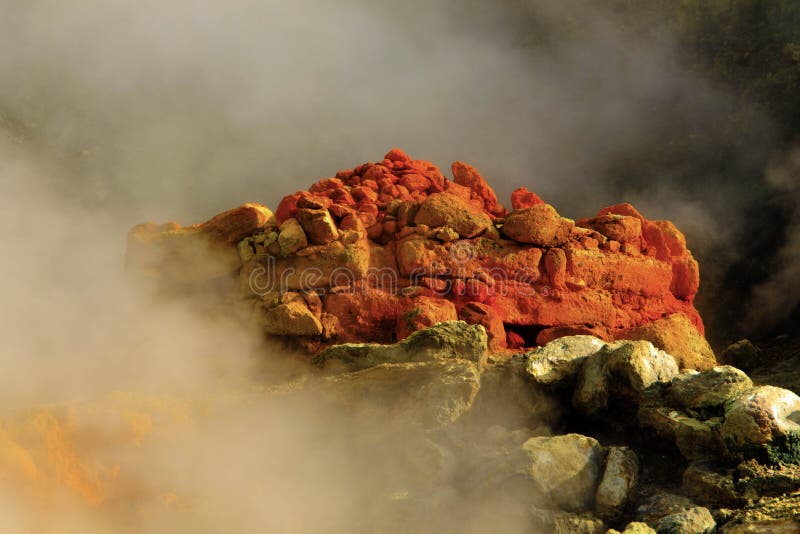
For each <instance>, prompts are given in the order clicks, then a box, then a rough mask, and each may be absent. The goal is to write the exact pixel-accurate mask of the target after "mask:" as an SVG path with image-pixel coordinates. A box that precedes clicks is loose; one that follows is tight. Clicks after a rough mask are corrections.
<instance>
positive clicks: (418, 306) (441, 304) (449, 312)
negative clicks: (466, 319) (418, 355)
mask: <svg viewBox="0 0 800 534" xmlns="http://www.w3.org/2000/svg"><path fill="white" fill-rule="evenodd" d="M456 320H458V313H456V307H455V305H454V304H453V302H452V301H449V300H446V299H442V298H435V297H417V298H415V299H414V300H413V301H411V303H410V305H409V307H408V310H406V311H405V313H403V314H402V315H401V316H400V317H399V318H398V320H397V330H396V331H397V339H405V338H407V337H408V336H409V335H410V334H411V333H412V332H416V331H417V330H421V329H423V328H427V327H429V326H433V325H435V324H436V323H443V322H447V321H456Z"/></svg>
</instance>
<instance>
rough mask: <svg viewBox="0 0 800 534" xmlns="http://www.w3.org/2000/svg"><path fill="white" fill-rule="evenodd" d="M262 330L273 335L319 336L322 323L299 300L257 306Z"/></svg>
mask: <svg viewBox="0 0 800 534" xmlns="http://www.w3.org/2000/svg"><path fill="white" fill-rule="evenodd" d="M258 309H259V310H260V311H261V313H260V321H261V324H262V325H263V327H264V331H265V332H266V333H268V334H272V335H275V336H319V335H322V323H321V322H320V320H319V318H317V316H316V315H315V314H314V313H313V312H312V311H311V310H310V309H309V308H308V306H307V305H306V304H305V303H304V302H301V301H299V300H297V301H292V302H289V303H286V304H278V305H276V306H274V307H265V306H264V305H261V306H259V308H258Z"/></svg>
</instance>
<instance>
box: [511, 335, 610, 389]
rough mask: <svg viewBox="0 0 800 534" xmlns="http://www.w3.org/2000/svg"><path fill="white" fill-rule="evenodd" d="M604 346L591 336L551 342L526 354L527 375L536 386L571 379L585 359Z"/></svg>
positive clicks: (565, 338) (564, 338)
mask: <svg viewBox="0 0 800 534" xmlns="http://www.w3.org/2000/svg"><path fill="white" fill-rule="evenodd" d="M605 345H606V343H605V342H604V341H602V340H600V339H597V338H596V337H592V336H570V337H562V338H559V339H556V340H553V341H551V342H550V343H548V344H546V345H545V346H543V347H540V348H538V349H536V350H534V351H532V352H529V353H528V354H526V359H527V371H528V375H530V377H531V379H532V380H533V381H534V382H536V383H538V384H543V385H549V384H558V383H560V382H563V381H565V380H568V379H570V378H573V377H574V376H575V375H576V374H577V373H578V371H580V369H581V366H582V365H583V364H584V362H585V361H586V359H587V358H588V357H590V356H593V355H594V354H596V353H597V352H599V351H600V349H602V348H603V347H604V346H605Z"/></svg>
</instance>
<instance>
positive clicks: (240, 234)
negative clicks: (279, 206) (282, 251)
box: [199, 202, 278, 244]
mask: <svg viewBox="0 0 800 534" xmlns="http://www.w3.org/2000/svg"><path fill="white" fill-rule="evenodd" d="M277 225H278V223H277V220H276V218H275V216H274V215H273V214H272V212H271V211H270V210H269V208H267V207H266V206H263V205H261V204H256V203H252V202H251V203H247V204H242V205H241V206H239V207H238V208H233V209H231V210H228V211H225V212H222V213H220V214H219V215H215V216H214V217H212V218H211V219H209V220H207V221H206V222H204V223H202V224H201V225H199V230H200V231H201V232H203V233H205V234H208V235H210V236H213V237H214V238H215V239H218V240H220V241H222V242H224V243H228V244H234V243H237V242H238V241H239V240H241V239H242V238H244V237H246V236H248V235H250V234H253V233H255V232H257V231H258V230H263V229H265V228H275V227H276V226H277Z"/></svg>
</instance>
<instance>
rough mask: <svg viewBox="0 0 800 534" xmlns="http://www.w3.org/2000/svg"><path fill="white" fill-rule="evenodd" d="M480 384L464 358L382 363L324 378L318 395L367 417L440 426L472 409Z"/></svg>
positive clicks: (319, 386)
mask: <svg viewBox="0 0 800 534" xmlns="http://www.w3.org/2000/svg"><path fill="white" fill-rule="evenodd" d="M479 388H480V372H479V371H478V368H477V366H476V365H475V364H473V363H471V362H467V361H461V360H451V361H436V362H424V363H398V364H380V365H376V366H374V367H370V368H369V369H364V370H362V371H357V372H355V373H347V374H341V375H335V376H332V377H328V378H325V379H324V380H323V382H322V383H321V384H319V385H318V386H317V389H316V392H315V395H318V396H320V397H321V398H322V399H323V401H327V402H331V403H333V404H334V405H335V406H339V407H340V409H343V410H347V411H348V413H350V414H351V415H353V416H355V417H356V418H358V419H361V420H365V421H392V422H393V423H394V424H397V425H402V424H405V425H410V426H412V427H414V426H421V427H422V428H426V429H430V428H439V427H442V426H446V425H449V424H450V423H452V422H454V421H456V420H457V419H458V418H459V417H461V416H462V415H463V414H464V413H466V412H467V410H469V408H470V407H471V406H472V403H473V402H474V401H475V397H476V396H477V394H478V389H479Z"/></svg>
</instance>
